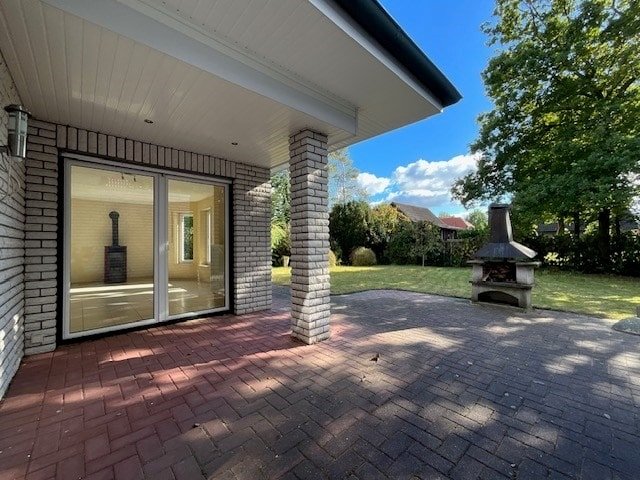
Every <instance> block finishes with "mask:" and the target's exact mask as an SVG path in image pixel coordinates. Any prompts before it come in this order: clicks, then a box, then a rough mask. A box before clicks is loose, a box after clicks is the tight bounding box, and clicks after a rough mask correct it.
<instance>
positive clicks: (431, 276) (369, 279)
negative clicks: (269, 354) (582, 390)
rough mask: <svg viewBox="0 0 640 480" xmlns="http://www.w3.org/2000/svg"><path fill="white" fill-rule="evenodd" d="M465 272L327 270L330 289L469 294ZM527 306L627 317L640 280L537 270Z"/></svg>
mask: <svg viewBox="0 0 640 480" xmlns="http://www.w3.org/2000/svg"><path fill="white" fill-rule="evenodd" d="M470 276H471V269H469V268H444V267H417V266H397V265H385V266H375V267H344V266H339V267H333V268H332V269H331V293H332V294H342V293H352V292H359V291H362V290H374V289H383V288H389V289H400V290H410V291H414V292H423V293H435V294H438V295H447V296H451V297H461V298H469V296H470V294H471V286H470V284H469V279H470ZM290 281H291V272H290V269H289V268H284V267H278V268H274V269H273V282H274V283H276V284H278V285H288V284H289V282H290ZM533 304H534V306H536V307H538V308H551V309H555V310H565V311H570V312H579V313H587V314H589V315H596V316H599V317H606V318H610V319H613V320H618V319H621V318H625V317H629V316H631V315H632V314H633V313H634V312H635V308H636V307H637V306H639V305H640V279H638V278H633V277H619V276H614V275H585V274H579V273H568V272H557V271H550V270H539V271H537V272H536V287H535V288H534V290H533Z"/></svg>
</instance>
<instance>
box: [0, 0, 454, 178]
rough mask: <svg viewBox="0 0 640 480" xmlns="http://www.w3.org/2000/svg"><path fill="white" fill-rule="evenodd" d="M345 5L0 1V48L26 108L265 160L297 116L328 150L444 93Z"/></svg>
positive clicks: (396, 39) (424, 112)
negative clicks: (325, 137)
mask: <svg viewBox="0 0 640 480" xmlns="http://www.w3.org/2000/svg"><path fill="white" fill-rule="evenodd" d="M355 3H358V4H361V6H362V7H363V8H362V10H358V11H357V12H355V13H354V11H352V10H351V9H350V7H348V6H345V5H347V4H349V2H339V1H330V0H308V1H301V0H276V1H274V0H271V1H269V0H259V1H253V2H243V1H238V0H234V1H233V2H224V1H221V0H219V1H217V2H199V1H197V0H166V1H161V0H6V1H3V2H2V3H1V4H0V51H1V52H2V54H3V56H4V58H5V60H6V62H7V65H8V67H9V70H10V72H11V74H12V76H13V79H14V81H15V83H16V86H17V88H18V92H19V94H20V96H21V98H22V101H23V102H24V103H25V104H26V106H27V107H28V108H29V109H30V110H31V111H32V112H33V114H34V116H36V117H37V118H41V119H43V120H48V121H53V122H58V123H63V124H69V125H74V126H79V127H83V128H87V129H92V130H96V131H101V132H105V133H110V134H114V135H122V136H128V137H130V138H135V139H138V140H142V141H146V142H150V143H159V144H168V145H172V146H175V147H178V148H183V149H185V150H191V151H196V152H202V153H214V154H218V155H220V156H224V157H226V158H228V159H230V160H237V161H243V162H247V163H252V164H257V165H262V166H267V167H274V166H277V165H279V164H282V163H284V162H286V161H287V158H288V137H289V135H290V134H291V133H294V132H295V131H297V130H300V129H302V128H312V129H315V130H318V131H320V132H323V133H325V134H327V135H328V137H329V145H330V148H339V147H343V146H348V145H350V144H353V143H355V142H358V141H360V140H364V139H366V138H370V137H372V136H375V135H378V134H381V133H384V132H386V131H389V130H393V129H395V128H399V127H401V126H404V125H406V124H409V123H413V122H415V121H418V120H421V119H423V118H426V117H428V116H430V115H433V114H435V113H438V112H439V111H441V109H442V108H443V107H444V106H446V105H448V104H450V103H452V101H454V100H455V99H454V98H453V97H454V96H452V94H451V91H449V96H447V95H446V94H443V86H444V87H447V85H448V87H447V88H449V87H450V88H449V90H450V89H452V88H453V87H452V86H451V84H450V83H448V81H447V80H446V79H445V78H444V76H442V74H441V73H439V72H438V71H437V69H435V67H433V65H432V64H430V62H428V59H426V57H425V56H424V54H421V52H420V51H419V49H418V48H417V47H416V46H415V44H413V43H412V42H410V41H409V43H407V39H408V37H406V35H405V37H406V38H405V37H402V36H397V32H398V31H401V30H399V27H398V26H397V24H395V22H393V20H392V19H391V18H390V17H389V16H388V15H387V14H386V12H384V10H382V8H381V7H380V6H379V4H378V3H377V2H373V1H364V2H355ZM355 3H354V4H355ZM367 5H369V7H366V6H367ZM365 7H366V8H365ZM365 14H366V15H365ZM376 18H377V19H378V23H376V21H375V20H376ZM380 22H382V23H380ZM389 29H390V30H389ZM385 31H386V32H387V36H385V33H384V32H385ZM392 31H395V32H396V34H395V35H396V36H393V35H392V36H391V37H389V36H388V34H389V32H392ZM376 32H377V33H376ZM403 52H404V53H403ZM411 52H413V53H411ZM418 53H419V54H421V57H422V63H421V65H422V67H421V68H422V70H420V68H418V67H417V65H418V63H420V62H418V63H416V62H415V61H413V60H411V59H410V57H411V55H416V54H418ZM425 59H426V62H428V63H429V64H430V65H431V67H429V68H432V71H431V73H429V72H427V71H426V70H424V66H425V65H426V64H425V63H424V61H425ZM414 60H415V59H414ZM425 72H426V73H425ZM438 74H439V75H438ZM447 88H444V89H445V90H446V89H447ZM453 91H455V89H453ZM445 93H446V92H445ZM456 93H457V92H456ZM458 98H459V96H458ZM147 119H149V120H152V121H153V122H154V123H153V124H149V123H145V120H147ZM235 143H237V144H238V145H234V144H235Z"/></svg>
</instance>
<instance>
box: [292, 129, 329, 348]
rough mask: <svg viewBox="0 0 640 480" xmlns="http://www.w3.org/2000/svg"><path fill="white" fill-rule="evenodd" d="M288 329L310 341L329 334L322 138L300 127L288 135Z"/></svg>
mask: <svg viewBox="0 0 640 480" xmlns="http://www.w3.org/2000/svg"><path fill="white" fill-rule="evenodd" d="M289 155H290V157H289V158H290V159H289V165H290V167H289V169H290V173H291V330H292V333H291V334H292V336H293V337H295V338H298V339H300V340H302V341H303V342H304V343H307V344H312V343H317V342H321V341H322V340H325V339H327V338H329V316H330V309H329V303H330V298H329V212H328V194H327V137H326V136H325V135H322V134H320V133H317V132H313V131H311V130H302V131H301V132H299V133H297V134H295V135H292V136H291V137H290V139H289Z"/></svg>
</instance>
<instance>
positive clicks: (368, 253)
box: [350, 247, 377, 267]
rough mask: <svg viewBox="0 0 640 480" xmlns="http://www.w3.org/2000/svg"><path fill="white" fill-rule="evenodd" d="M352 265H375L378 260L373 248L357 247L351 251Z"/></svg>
mask: <svg viewBox="0 0 640 480" xmlns="http://www.w3.org/2000/svg"><path fill="white" fill-rule="evenodd" d="M350 260H351V265H353V266H356V267H370V266H371V265H375V264H376V263H377V262H376V254H375V253H373V250H371V249H370V248H366V247H357V248H355V249H354V250H353V252H351V258H350Z"/></svg>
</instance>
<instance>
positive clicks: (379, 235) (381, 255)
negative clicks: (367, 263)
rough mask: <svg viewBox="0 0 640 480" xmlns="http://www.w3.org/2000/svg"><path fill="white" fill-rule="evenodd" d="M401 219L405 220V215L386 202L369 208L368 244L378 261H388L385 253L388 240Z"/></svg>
mask: <svg viewBox="0 0 640 480" xmlns="http://www.w3.org/2000/svg"><path fill="white" fill-rule="evenodd" d="M403 220H407V217H406V216H405V215H404V214H402V213H401V212H400V211H399V210H398V209H397V208H395V207H393V206H391V205H390V204H388V203H381V204H380V205H376V206H375V207H373V208H372V209H371V222H370V228H369V244H370V246H371V249H372V250H373V251H374V252H375V254H376V257H377V258H378V261H379V262H380V263H385V262H388V261H389V259H388V258H387V256H386V254H385V253H386V250H387V246H388V245H389V240H390V239H391V237H392V236H393V234H394V233H395V232H396V231H397V230H398V228H399V226H400V223H401V222H402V221H403Z"/></svg>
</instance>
